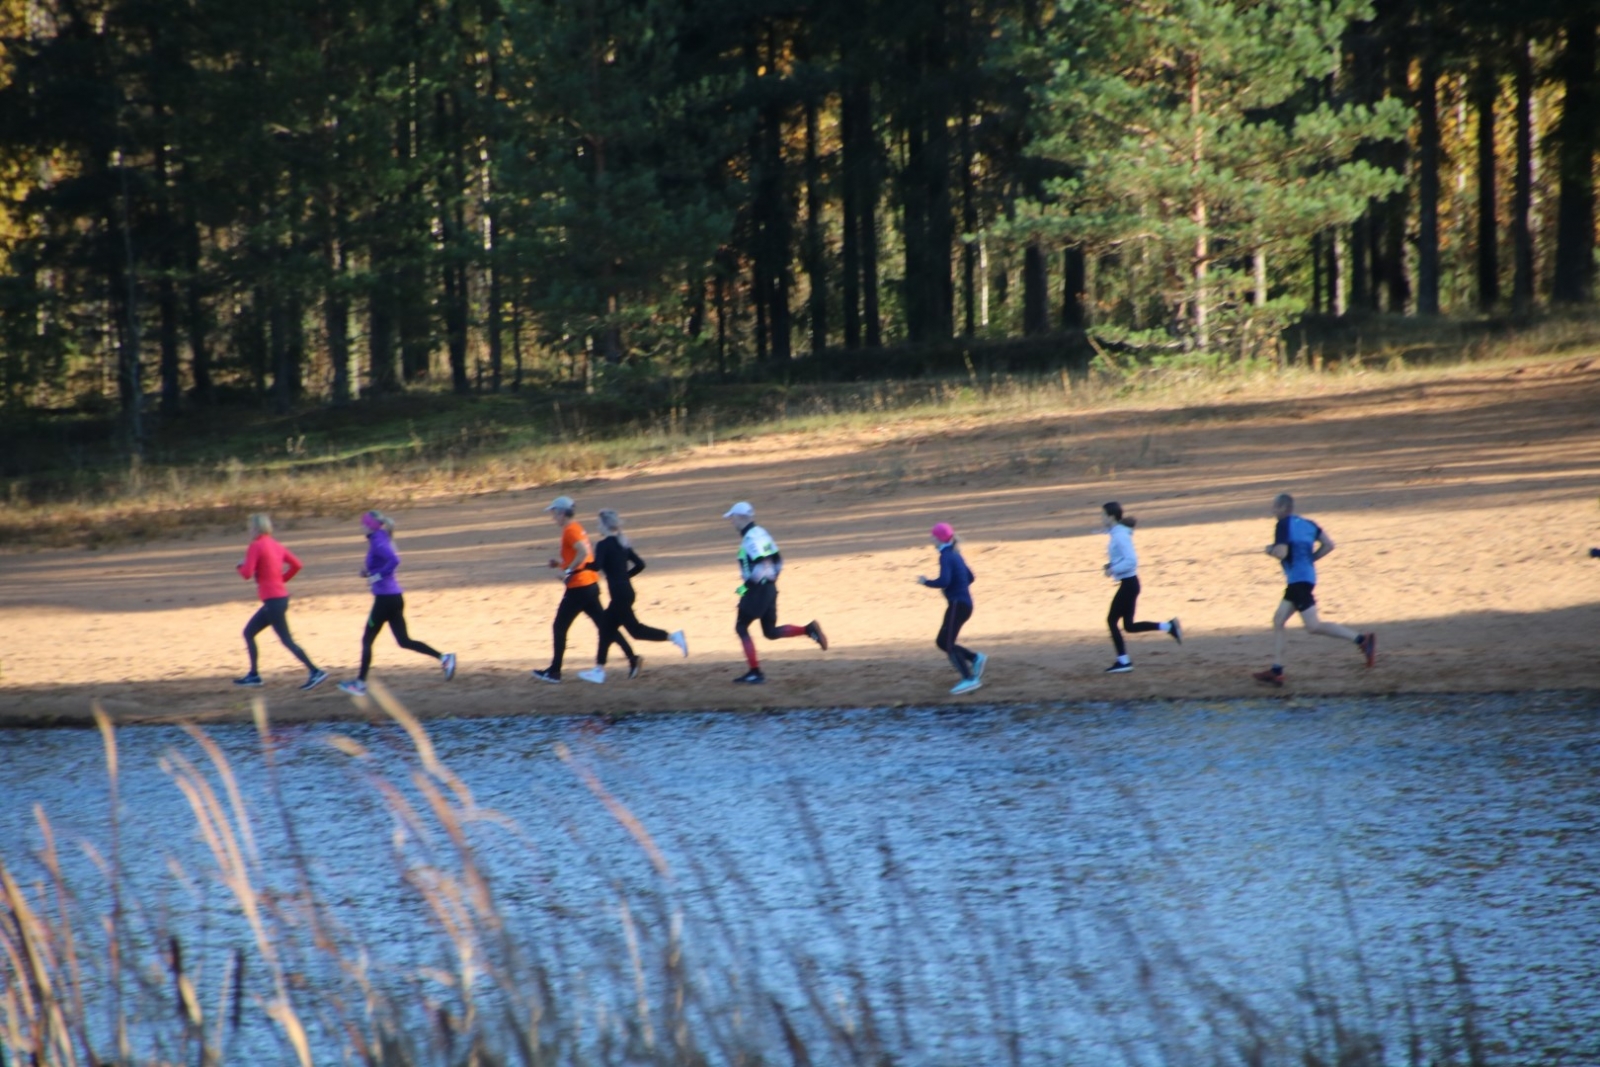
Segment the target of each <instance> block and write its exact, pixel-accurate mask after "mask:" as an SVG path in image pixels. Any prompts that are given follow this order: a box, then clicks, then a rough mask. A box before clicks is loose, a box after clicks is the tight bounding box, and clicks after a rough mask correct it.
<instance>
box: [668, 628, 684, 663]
mask: <svg viewBox="0 0 1600 1067" xmlns="http://www.w3.org/2000/svg"><path fill="white" fill-rule="evenodd" d="M667 640H668V641H671V642H672V643H673V644H675V645H677V646H678V647H679V648H680V649H682V650H683V655H684V658H685V659H687V658H688V656H689V639H688V638H687V637H685V636H683V631H682V630H679V631H678V632H677V633H675V634H673V635H672V636H671V637H669V638H667Z"/></svg>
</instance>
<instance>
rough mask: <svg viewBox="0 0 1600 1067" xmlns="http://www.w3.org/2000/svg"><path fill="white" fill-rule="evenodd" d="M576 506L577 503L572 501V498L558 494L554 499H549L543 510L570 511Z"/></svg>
mask: <svg viewBox="0 0 1600 1067" xmlns="http://www.w3.org/2000/svg"><path fill="white" fill-rule="evenodd" d="M576 506H577V505H576V504H574V503H573V502H572V498H571V497H570V496H558V497H556V498H555V499H554V500H552V501H550V506H549V507H547V508H545V510H546V511H571V510H572V509H573V508H575V507H576Z"/></svg>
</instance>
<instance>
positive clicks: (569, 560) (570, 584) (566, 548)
mask: <svg viewBox="0 0 1600 1067" xmlns="http://www.w3.org/2000/svg"><path fill="white" fill-rule="evenodd" d="M588 539H589V537H588V535H587V534H585V533H584V532H583V527H582V526H580V525H579V524H578V520H577V519H573V520H572V521H571V522H569V523H567V524H566V525H565V526H563V527H562V528H561V569H562V570H567V571H572V574H571V575H570V576H569V577H568V578H567V588H568V589H582V588H583V587H584V586H586V585H593V584H594V583H595V582H598V581H599V580H600V575H599V574H597V573H596V572H594V571H590V570H584V569H583V568H584V567H585V566H586V565H588V564H590V563H593V562H594V549H593V547H592V546H591V547H590V549H589V553H588V555H586V556H584V557H583V558H582V559H579V558H578V542H580V541H587V540H588ZM574 567H577V568H578V569H577V570H573V568H574Z"/></svg>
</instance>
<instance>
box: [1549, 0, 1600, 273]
mask: <svg viewBox="0 0 1600 1067" xmlns="http://www.w3.org/2000/svg"><path fill="white" fill-rule="evenodd" d="M1578 6H1581V7H1587V5H1578ZM1566 37H1567V41H1566V47H1565V49H1564V50H1563V52H1562V55H1561V80H1562V83H1563V84H1564V86H1565V88H1566V98H1565V99H1564V100H1563V102H1562V105H1561V119H1560V122H1559V123H1558V127H1557V132H1556V140H1557V142H1558V144H1559V146H1560V148H1559V153H1560V155H1559V168H1560V174H1559V182H1560V188H1559V196H1560V204H1559V207H1558V208H1557V213H1556V256H1555V272H1554V277H1552V279H1551V283H1550V295H1551V297H1552V298H1553V299H1554V300H1556V301H1558V302H1560V303H1566V304H1581V303H1586V302H1587V301H1588V300H1589V299H1590V297H1591V296H1592V295H1593V290H1594V236H1595V234H1594V153H1595V121H1596V116H1595V107H1596V103H1597V100H1596V95H1597V94H1596V92H1595V15H1594V13H1593V11H1592V10H1585V11H1583V12H1582V13H1575V14H1574V15H1573V16H1572V18H1571V19H1569V20H1568V22H1567V27H1566Z"/></svg>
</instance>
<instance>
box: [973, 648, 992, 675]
mask: <svg viewBox="0 0 1600 1067" xmlns="http://www.w3.org/2000/svg"><path fill="white" fill-rule="evenodd" d="M988 665H989V655H988V653H986V652H979V653H978V658H977V659H975V660H973V661H972V676H973V677H974V678H982V677H983V669H984V668H985V667H987V666H988Z"/></svg>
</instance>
